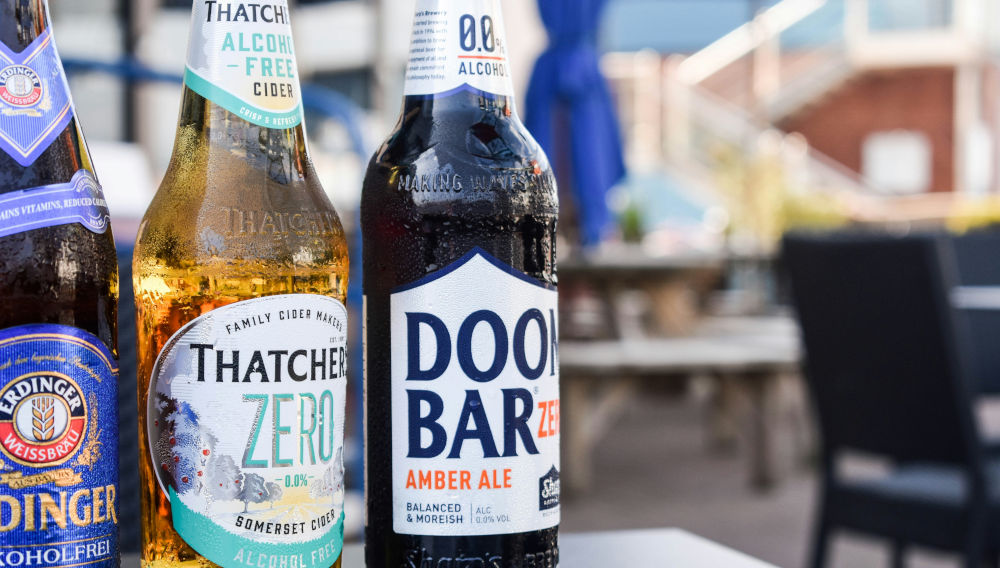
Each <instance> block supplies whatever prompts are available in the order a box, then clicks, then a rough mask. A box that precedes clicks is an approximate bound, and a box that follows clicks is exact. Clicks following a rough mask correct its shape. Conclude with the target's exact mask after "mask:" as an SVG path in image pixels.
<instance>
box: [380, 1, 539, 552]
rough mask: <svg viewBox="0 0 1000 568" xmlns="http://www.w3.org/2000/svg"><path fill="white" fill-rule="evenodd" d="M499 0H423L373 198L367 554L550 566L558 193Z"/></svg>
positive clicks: (419, 5) (381, 157)
mask: <svg viewBox="0 0 1000 568" xmlns="http://www.w3.org/2000/svg"><path fill="white" fill-rule="evenodd" d="M503 30H504V25H503V16H502V14H501V10H500V2H499V0H418V1H417V10H416V16H415V18H414V29H413V38H412V45H411V49H410V62H409V65H408V68H407V72H406V73H407V76H406V91H405V95H406V97H405V101H404V103H403V111H402V117H401V119H400V121H399V123H398V125H397V126H396V129H395V131H394V132H393V133H392V134H391V135H390V136H389V138H388V140H387V141H386V142H385V143H384V144H383V145H382V147H381V148H380V149H379V150H378V152H377V154H376V155H375V157H374V158H373V159H372V162H371V165H370V166H369V169H368V174H367V178H366V180H365V185H364V193H363V196H362V206H361V211H362V230H363V233H364V270H365V281H364V292H365V311H366V316H365V318H366V320H365V321H366V333H365V357H366V359H365V360H366V397H367V400H366V405H365V407H366V428H367V443H366V458H367V480H366V498H367V508H368V518H367V527H366V551H365V555H366V559H367V565H368V567H369V568H403V567H407V568H410V567H416V568H431V567H437V566H479V567H483V568H501V567H502V568H515V567H516V568H527V567H539V568H541V567H554V566H556V565H557V564H558V559H559V553H558V525H559V365H558V339H557V338H558V329H557V322H558V305H557V294H556V250H555V236H556V221H557V213H558V200H557V192H556V186H555V182H554V178H553V175H552V171H551V169H550V167H549V163H548V161H547V159H546V158H545V156H544V154H543V153H542V151H541V150H540V149H539V147H538V145H537V144H536V143H535V141H534V140H533V139H532V138H531V136H530V135H529V134H528V132H527V131H526V130H525V128H524V126H523V125H522V124H521V122H520V120H519V119H518V117H517V113H516V112H515V108H514V99H513V95H512V91H513V88H512V83H511V79H510V67H509V63H508V59H507V47H506V43H505V42H506V38H505V36H504V33H503Z"/></svg>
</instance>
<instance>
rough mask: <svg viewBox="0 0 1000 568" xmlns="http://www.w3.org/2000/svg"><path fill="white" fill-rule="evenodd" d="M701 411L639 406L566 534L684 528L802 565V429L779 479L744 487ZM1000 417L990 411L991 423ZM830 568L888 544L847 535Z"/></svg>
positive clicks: (873, 557) (871, 561) (930, 556)
mask: <svg viewBox="0 0 1000 568" xmlns="http://www.w3.org/2000/svg"><path fill="white" fill-rule="evenodd" d="M702 410H703V408H702V405H701V404H700V403H699V402H697V401H696V400H693V399H692V397H690V396H678V395H676V394H669V393H659V394H652V393H651V394H650V395H649V396H643V397H640V398H639V399H637V401H636V404H635V406H634V407H633V408H632V409H631V411H630V412H628V413H627V414H626V415H625V416H624V417H623V418H622V419H621V420H620V421H619V422H618V423H616V424H615V425H614V427H613V428H611V429H610V431H609V434H608V436H607V437H606V438H604V440H603V442H602V443H600V444H599V449H598V451H597V455H596V460H595V463H596V467H595V479H594V485H595V487H596V488H597V489H596V490H595V491H593V492H592V493H591V494H588V495H586V496H584V497H579V496H578V497H576V498H567V499H566V502H565V504H564V505H563V507H564V511H563V512H564V519H565V521H564V523H563V529H564V530H565V531H567V532H581V531H597V530H618V529H637V528H647V527H663V526H683V527H685V528H686V529H687V530H690V531H692V532H694V533H696V534H699V535H702V536H704V537H706V538H709V539H711V540H715V541H717V542H720V543H722V544H725V545H726V546H729V547H731V548H734V549H736V550H739V551H741V552H745V553H747V554H749V555H751V556H754V557H756V558H760V559H761V560H764V561H766V562H770V563H772V564H775V565H776V566H782V567H784V568H800V567H803V566H805V559H806V554H807V548H808V542H809V535H810V530H811V527H812V523H813V517H812V514H813V502H814V497H815V489H816V487H815V486H816V483H815V477H814V475H813V473H812V469H811V468H807V467H795V466H794V465H793V463H794V457H793V453H794V452H792V451H791V450H792V449H793V448H794V447H795V438H796V436H797V433H796V432H794V431H793V425H792V424H789V423H788V422H787V421H785V422H782V428H781V429H780V432H779V441H778V449H779V451H780V452H781V455H780V458H781V460H780V461H781V463H782V464H783V466H784V467H783V469H782V471H781V473H782V483H781V484H780V485H779V486H778V487H777V488H776V489H774V490H773V491H772V492H770V493H767V494H755V493H752V492H750V491H747V488H746V475H745V467H744V462H745V460H746V456H745V452H742V451H740V449H739V448H737V449H734V451H732V452H730V453H728V454H720V453H716V452H711V451H707V450H706V448H705V441H704V430H703V429H702V428H701V427H700V426H699V424H700V422H701V419H702V417H703V412H702ZM997 417H1000V413H998V412H996V411H995V410H991V411H990V412H989V413H988V418H990V419H993V421H995V420H996V418H997ZM832 552H833V555H832V557H831V563H830V566H831V567H832V568H857V567H863V566H885V565H888V561H889V554H888V551H887V549H886V547H885V544H884V543H883V542H879V541H875V540H871V539H867V538H862V537H857V536H844V537H840V538H838V539H836V540H835V544H834V546H833V548H832ZM909 561H910V562H911V564H910V566H912V567H913V568H952V567H955V566H958V561H957V560H956V559H955V557H954V556H949V555H942V554H936V553H930V552H926V551H919V552H917V553H914V554H911V555H910V557H909Z"/></svg>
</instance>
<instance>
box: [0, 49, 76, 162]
mask: <svg viewBox="0 0 1000 568" xmlns="http://www.w3.org/2000/svg"><path fill="white" fill-rule="evenodd" d="M72 118H73V101H72V99H71V98H70V95H69V85H68V84H67V83H66V75H65V74H64V73H63V68H62V63H61V61H60V59H59V53H58V52H57V51H56V44H55V42H54V41H53V40H52V30H50V29H47V30H45V31H44V32H42V34H41V35H40V36H38V37H37V38H36V39H35V41H33V42H32V43H31V45H29V46H28V47H27V49H25V50H24V51H22V52H21V53H14V52H13V51H11V50H10V48H8V47H7V46H6V45H4V44H3V43H2V42H0V149H2V150H3V151H4V152H6V153H7V154H10V156H11V157H12V158H14V159H15V160H17V162H18V163H19V164H21V165H22V166H24V167H27V166H30V165H31V164H33V163H35V160H37V159H38V157H39V156H41V155H42V153H43V152H45V150H47V149H48V147H49V146H50V145H51V144H52V141H53V140H55V139H56V137H57V136H59V135H60V134H61V133H62V132H63V130H65V129H66V126H67V125H68V124H69V121H70V120H71V119H72Z"/></svg>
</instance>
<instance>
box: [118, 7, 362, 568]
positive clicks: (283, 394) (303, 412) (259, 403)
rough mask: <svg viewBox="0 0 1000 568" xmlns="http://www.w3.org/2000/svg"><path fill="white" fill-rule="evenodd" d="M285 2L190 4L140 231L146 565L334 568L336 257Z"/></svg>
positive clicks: (137, 269) (341, 356)
mask: <svg viewBox="0 0 1000 568" xmlns="http://www.w3.org/2000/svg"><path fill="white" fill-rule="evenodd" d="M297 75H298V71H297V67H296V63H295V50H294V45H293V42H292V35H291V25H290V20H289V9H288V5H287V2H286V1H285V0H277V1H272V2H270V3H266V4H245V3H242V2H230V1H226V0H217V1H214V0H213V1H203V0H196V1H195V2H194V6H193V16H192V32H191V36H190V39H189V50H188V57H187V68H186V71H185V80H184V83H185V88H184V100H183V105H182V109H181V115H180V122H179V125H178V127H177V137H176V142H175V145H174V153H173V158H172V159H171V163H170V167H169V170H168V171H167V174H166V177H165V178H164V180H163V183H162V185H161V186H160V189H159V191H158V192H157V194H156V197H155V198H154V200H153V203H152V204H151V206H150V209H149V211H148V212H147V213H146V217H145V219H144V220H143V222H142V225H141V227H140V233H139V237H138V242H137V243H136V252H135V260H134V264H133V270H134V275H135V276H134V278H135V291H136V302H137V306H138V313H137V320H138V335H139V343H138V353H139V365H138V367H139V383H138V390H139V414H140V448H141V449H142V455H141V458H140V474H141V478H142V487H141V492H142V494H141V496H142V529H143V546H142V563H143V566H144V567H148V568H152V567H155V568H160V567H176V566H222V567H224V568H236V567H245V566H268V567H270V566H281V567H284V566H295V567H298V568H329V567H331V566H338V567H339V566H340V556H341V550H342V548H343V528H344V515H343V510H344V507H343V505H344V484H343V478H344V466H343V459H344V456H343V434H344V430H343V428H344V404H345V393H346V390H345V389H346V384H347V375H346V367H345V357H346V353H347V350H346V346H347V310H346V308H345V307H344V304H343V302H344V300H345V297H346V291H347V276H348V258H347V247H346V241H345V239H344V230H343V227H342V226H341V223H340V219H339V217H338V216H337V213H336V211H334V208H333V206H332V205H331V203H330V201H329V199H328V198H327V196H326V194H325V193H324V191H323V189H322V187H321V186H320V183H319V181H318V179H317V175H316V172H315V170H314V168H313V164H312V162H311V160H310V158H309V155H308V153H307V149H306V139H305V131H304V126H303V123H302V106H301V97H300V93H299V80H298V77H297Z"/></svg>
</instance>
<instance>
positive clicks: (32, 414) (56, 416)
mask: <svg viewBox="0 0 1000 568" xmlns="http://www.w3.org/2000/svg"><path fill="white" fill-rule="evenodd" d="M87 406H88V405H87V401H86V397H85V396H84V394H83V391H82V390H81V389H80V386H79V385H78V384H76V382H75V381H74V380H73V379H71V378H69V377H68V376H66V375H63V374H61V373H53V372H48V373H30V374H27V375H23V376H20V377H18V378H16V379H14V380H13V381H11V382H10V383H8V384H7V386H6V387H4V389H3V390H2V391H0V451H2V452H3V453H4V454H6V455H7V457H9V458H10V459H12V460H13V461H15V462H17V463H19V464H21V465H28V466H33V467H37V468H41V467H52V466H56V465H59V464H62V463H64V462H66V461H67V460H68V459H70V458H71V457H72V456H73V455H74V454H75V453H76V452H77V451H78V450H79V449H80V446H81V444H82V443H83V441H84V438H85V437H86V434H87V418H88V416H87V414H88V413H87Z"/></svg>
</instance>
